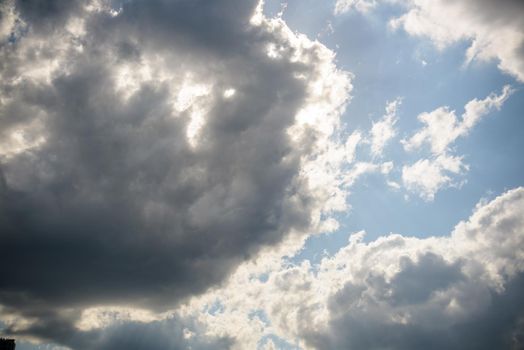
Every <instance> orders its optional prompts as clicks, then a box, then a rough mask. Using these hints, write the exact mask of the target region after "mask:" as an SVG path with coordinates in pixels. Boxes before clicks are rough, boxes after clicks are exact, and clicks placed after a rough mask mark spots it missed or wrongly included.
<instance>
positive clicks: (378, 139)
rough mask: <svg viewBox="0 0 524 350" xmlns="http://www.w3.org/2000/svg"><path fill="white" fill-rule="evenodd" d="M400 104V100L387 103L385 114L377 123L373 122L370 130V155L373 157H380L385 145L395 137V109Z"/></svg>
mask: <svg viewBox="0 0 524 350" xmlns="http://www.w3.org/2000/svg"><path fill="white" fill-rule="evenodd" d="M401 103H402V100H401V99H400V98H397V99H396V100H394V101H392V102H389V103H388V104H387V106H386V114H385V115H384V116H383V117H382V119H381V120H379V121H378V122H374V123H373V126H372V127H371V130H370V135H371V154H372V155H373V156H375V157H377V156H380V155H382V152H383V150H384V147H385V146H386V144H387V143H388V142H389V141H390V140H391V139H392V138H394V137H395V136H396V135H397V131H396V130H395V124H396V123H397V119H398V118H397V109H398V107H399V105H400V104H401Z"/></svg>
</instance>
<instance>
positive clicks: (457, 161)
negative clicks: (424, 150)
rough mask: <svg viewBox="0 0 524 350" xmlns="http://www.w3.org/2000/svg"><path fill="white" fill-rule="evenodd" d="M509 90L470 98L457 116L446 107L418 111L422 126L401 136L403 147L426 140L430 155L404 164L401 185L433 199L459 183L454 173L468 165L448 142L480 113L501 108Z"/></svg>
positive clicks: (410, 147)
mask: <svg viewBox="0 0 524 350" xmlns="http://www.w3.org/2000/svg"><path fill="white" fill-rule="evenodd" d="M512 92H513V89H512V88H511V87H510V86H507V85H506V86H504V88H503V89H502V91H501V93H500V94H498V95H497V94H495V93H492V94H490V95H489V96H487V97H486V98H485V99H483V100H478V99H473V100H471V101H469V102H468V103H467V104H466V106H465V107H464V113H463V114H462V116H461V118H460V119H459V118H457V116H456V114H455V111H453V110H450V109H449V107H440V108H437V109H435V110H434V111H432V112H429V113H422V114H420V115H419V116H418V120H419V121H420V122H422V123H423V124H424V126H423V127H422V128H421V129H419V130H418V131H417V132H415V134H414V135H413V136H411V137H410V138H408V139H403V140H401V143H402V144H403V146H404V149H405V150H406V151H414V150H417V149H420V148H421V147H422V146H424V145H425V144H428V145H429V147H430V150H431V156H430V157H429V158H423V159H420V160H418V161H417V162H415V163H414V164H411V165H405V166H403V168H402V181H403V183H404V186H405V187H406V188H407V189H408V190H409V191H412V192H415V193H418V194H419V195H420V196H421V197H422V198H423V199H425V200H428V201H432V200H433V199H434V197H435V194H436V193H437V192H438V191H439V190H440V189H442V188H445V187H449V186H458V185H459V183H457V182H456V181H455V180H454V177H453V175H459V174H463V173H464V172H465V171H467V170H468V165H467V164H464V163H463V161H462V157H460V156H454V155H452V154H450V153H451V152H452V150H451V145H452V144H453V142H455V140H456V139H457V138H459V137H463V136H465V135H467V134H468V133H469V131H470V130H471V128H473V127H474V126H475V125H476V124H477V123H478V122H479V121H480V120H481V119H482V117H484V116H486V115H487V114H488V113H489V112H491V111H492V110H494V109H500V108H501V107H502V104H503V103H504V102H505V101H506V100H507V99H508V97H509V96H510V95H511V94H512Z"/></svg>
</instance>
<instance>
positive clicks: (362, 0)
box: [335, 0, 377, 15]
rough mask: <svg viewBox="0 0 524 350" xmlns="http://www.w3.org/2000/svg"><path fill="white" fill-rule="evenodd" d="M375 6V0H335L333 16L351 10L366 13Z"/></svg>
mask: <svg viewBox="0 0 524 350" xmlns="http://www.w3.org/2000/svg"><path fill="white" fill-rule="evenodd" d="M375 6H377V2H376V1H375V0H337V2H336V4H335V14H337V15H338V14H342V13H346V12H348V11H351V10H357V11H359V12H362V13H366V12H368V11H370V10H371V9H373V8H375Z"/></svg>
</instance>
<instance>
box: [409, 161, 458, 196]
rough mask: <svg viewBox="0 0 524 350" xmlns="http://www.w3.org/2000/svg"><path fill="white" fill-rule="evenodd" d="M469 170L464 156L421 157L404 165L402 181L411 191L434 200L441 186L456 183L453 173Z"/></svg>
mask: <svg viewBox="0 0 524 350" xmlns="http://www.w3.org/2000/svg"><path fill="white" fill-rule="evenodd" d="M467 170H468V166H467V165H465V164H464V163H463V162H462V157H453V156H448V155H439V156H438V157H436V158H434V159H420V160H418V161H417V162H415V163H414V164H411V165H404V166H403V167H402V182H403V183H404V186H405V187H406V188H407V189H408V190H409V191H411V192H415V193H418V194H419V195H420V196H421V197H422V198H423V199H425V200H427V201H432V200H433V199H435V194H436V193H437V192H438V191H439V190H440V189H441V188H444V187H446V186H451V185H454V184H455V182H454V180H453V178H452V177H451V176H452V175H458V174H462V173H463V172H464V171H467Z"/></svg>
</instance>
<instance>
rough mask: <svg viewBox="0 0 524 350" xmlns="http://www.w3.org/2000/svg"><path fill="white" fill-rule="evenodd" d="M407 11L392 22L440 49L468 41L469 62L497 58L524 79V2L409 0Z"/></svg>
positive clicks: (467, 58) (506, 0)
mask: <svg viewBox="0 0 524 350" xmlns="http://www.w3.org/2000/svg"><path fill="white" fill-rule="evenodd" d="M404 5H405V6H406V7H407V12H406V13H405V14H403V15H402V16H400V17H399V18H396V19H394V20H392V21H391V25H392V27H393V28H399V27H402V28H403V29H404V30H406V31H407V32H408V33H410V34H411V35H416V36H425V37H428V38H430V39H431V40H432V41H433V43H434V44H435V45H436V46H437V47H439V48H445V47H447V46H449V45H451V44H453V43H456V42H458V41H460V40H469V41H471V45H470V47H469V48H468V50H467V53H466V62H467V63H469V62H471V61H473V60H481V61H487V60H492V59H496V60H497V61H498V62H499V68H500V69H501V70H502V71H504V72H506V73H509V74H511V75H513V76H515V77H516V78H517V79H518V80H520V81H524V54H523V52H522V46H523V45H524V30H523V28H524V20H523V18H524V17H523V16H522V14H523V13H524V5H523V4H522V2H521V1H518V0H504V1H500V2H497V1H492V0H481V1H476V0H461V1H445V0H437V1H427V0H410V1H408V2H406V3H405V4H404Z"/></svg>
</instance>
